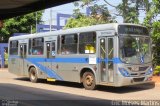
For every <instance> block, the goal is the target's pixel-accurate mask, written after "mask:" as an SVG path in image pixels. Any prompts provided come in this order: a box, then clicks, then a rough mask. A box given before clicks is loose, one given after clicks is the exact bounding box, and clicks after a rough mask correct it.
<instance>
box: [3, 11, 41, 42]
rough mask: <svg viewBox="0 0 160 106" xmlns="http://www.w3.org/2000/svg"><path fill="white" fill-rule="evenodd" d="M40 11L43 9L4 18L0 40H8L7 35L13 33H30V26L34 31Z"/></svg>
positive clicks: (39, 20)
mask: <svg viewBox="0 0 160 106" xmlns="http://www.w3.org/2000/svg"><path fill="white" fill-rule="evenodd" d="M42 12H43V11H38V12H37V13H36V12H34V13H30V14H26V15H23V16H17V17H14V18H11V19H7V20H4V27H3V28H2V29H1V30H0V42H8V39H9V37H10V36H12V35H13V33H30V32H31V26H32V28H33V32H35V30H36V20H37V23H39V22H41V17H42ZM36 17H37V19H36Z"/></svg>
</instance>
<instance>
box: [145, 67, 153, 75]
mask: <svg viewBox="0 0 160 106" xmlns="http://www.w3.org/2000/svg"><path fill="white" fill-rule="evenodd" d="M152 73H153V68H152V67H151V68H150V69H149V70H148V71H147V72H146V75H150V74H152Z"/></svg>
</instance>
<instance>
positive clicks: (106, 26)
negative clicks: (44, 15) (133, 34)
mask: <svg viewBox="0 0 160 106" xmlns="http://www.w3.org/2000/svg"><path fill="white" fill-rule="evenodd" d="M118 25H136V26H141V25H138V24H131V23H122V24H118V23H109V24H99V25H93V26H87V27H78V28H71V29H64V30H57V31H51V32H42V33H34V34H28V35H20V36H14V37H10V38H9V40H19V39H26V38H35V37H37V36H38V37H44V36H57V35H63V34H68V32H69V33H81V32H91V31H102V30H106V29H110V30H111V29H113V30H115V31H116V32H117V27H118Z"/></svg>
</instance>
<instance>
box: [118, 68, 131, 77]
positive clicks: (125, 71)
mask: <svg viewBox="0 0 160 106" xmlns="http://www.w3.org/2000/svg"><path fill="white" fill-rule="evenodd" d="M119 72H120V73H121V74H122V75H123V76H124V77H129V72H128V71H127V70H125V69H124V68H119Z"/></svg>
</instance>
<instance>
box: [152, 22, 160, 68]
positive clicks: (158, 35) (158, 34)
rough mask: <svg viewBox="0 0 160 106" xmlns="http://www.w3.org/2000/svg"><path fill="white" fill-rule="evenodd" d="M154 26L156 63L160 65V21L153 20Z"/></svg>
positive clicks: (153, 37)
mask: <svg viewBox="0 0 160 106" xmlns="http://www.w3.org/2000/svg"><path fill="white" fill-rule="evenodd" d="M152 27H153V28H152V40H153V44H154V45H155V46H154V47H153V56H154V64H155V65H160V47H159V46H160V22H153V24H152Z"/></svg>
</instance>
